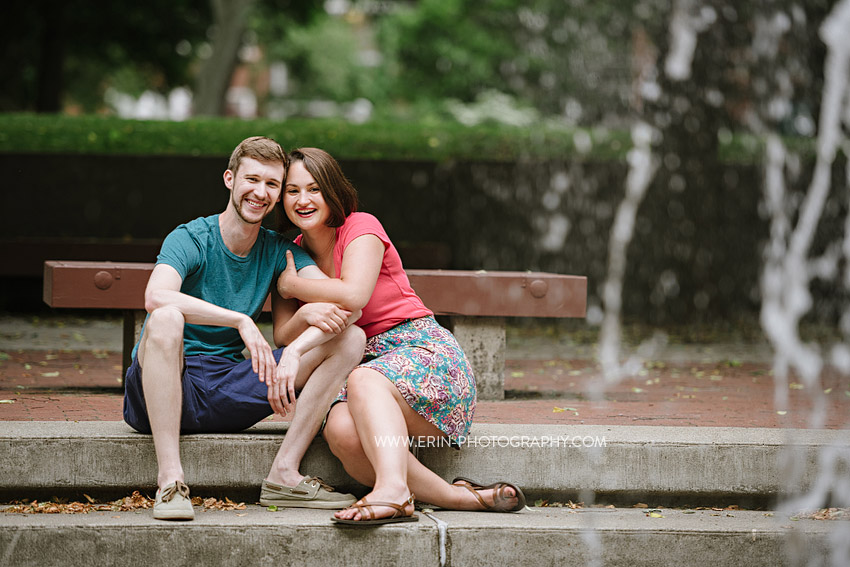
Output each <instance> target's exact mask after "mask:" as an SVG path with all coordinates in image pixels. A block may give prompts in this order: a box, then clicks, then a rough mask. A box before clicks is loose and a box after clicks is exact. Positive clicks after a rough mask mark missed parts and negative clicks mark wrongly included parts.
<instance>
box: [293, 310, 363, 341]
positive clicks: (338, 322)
mask: <svg viewBox="0 0 850 567" xmlns="http://www.w3.org/2000/svg"><path fill="white" fill-rule="evenodd" d="M300 311H301V314H302V315H303V316H304V320H305V321H306V322H307V324H308V325H311V326H313V327H317V328H318V329H321V330H322V331H324V332H326V333H333V334H335V335H338V334H340V333H341V332H343V331H344V330H345V326H346V322H347V321H348V318H349V317H351V311H349V310H347V309H343V308H342V307H339V306H337V305H335V304H333V303H307V304H306V305H303V306H302V307H301V309H300Z"/></svg>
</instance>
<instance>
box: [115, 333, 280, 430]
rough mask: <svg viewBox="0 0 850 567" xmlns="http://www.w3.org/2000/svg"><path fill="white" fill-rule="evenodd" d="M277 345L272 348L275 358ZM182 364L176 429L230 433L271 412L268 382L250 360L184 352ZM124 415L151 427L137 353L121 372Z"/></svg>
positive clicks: (136, 423) (131, 423)
mask: <svg viewBox="0 0 850 567" xmlns="http://www.w3.org/2000/svg"><path fill="white" fill-rule="evenodd" d="M282 352H283V349H282V348H279V349H276V350H275V351H274V357H275V360H276V361H280V355H281V353H282ZM183 360H184V370H183V410H182V414H181V418H180V433H202V432H206V433H230V432H234V431H242V430H243V429H247V428H249V427H251V426H252V425H254V424H255V423H258V422H260V421H262V420H263V419H265V418H266V417H268V416H270V415H272V414H273V413H274V411H273V410H272V407H271V405H269V400H268V387H267V386H266V385H265V384H264V383H263V382H260V380H259V378H258V377H257V373H256V372H254V369H253V368H251V361H250V360H243V361H242V362H234V361H232V360H230V359H228V358H224V357H222V356H206V355H203V354H200V355H195V356H187V357H185V358H184V359H183ZM124 421H126V422H127V424H128V425H129V426H130V427H132V428H133V429H135V430H136V431H139V432H141V433H150V432H151V425H150V422H149V421H148V411H147V407H146V406H145V395H144V390H143V389H142V368H141V366H139V360H138V358H133V363H132V364H131V365H130V367H129V368H128V369H127V373H126V375H125V377H124Z"/></svg>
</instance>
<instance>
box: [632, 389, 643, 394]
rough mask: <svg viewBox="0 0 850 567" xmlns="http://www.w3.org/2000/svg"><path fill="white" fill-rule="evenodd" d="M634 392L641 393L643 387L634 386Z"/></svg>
mask: <svg viewBox="0 0 850 567" xmlns="http://www.w3.org/2000/svg"><path fill="white" fill-rule="evenodd" d="M632 392H634V393H635V394H640V393H641V392H643V389H641V388H632Z"/></svg>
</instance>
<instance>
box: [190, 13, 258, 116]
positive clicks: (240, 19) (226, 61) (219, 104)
mask: <svg viewBox="0 0 850 567" xmlns="http://www.w3.org/2000/svg"><path fill="white" fill-rule="evenodd" d="M210 2H211V4H212V11H213V18H214V24H213V25H214V31H213V37H212V55H210V57H209V59H207V60H206V61H204V63H203V65H202V66H201V70H200V72H199V73H198V81H197V84H196V87H195V96H194V114H195V115H196V116H221V115H222V114H224V108H225V97H226V96H227V87H228V86H229V85H230V77H231V75H233V69H234V68H235V67H236V60H237V56H238V54H239V47H240V46H241V44H242V34H243V32H244V31H245V20H246V18H247V15H248V11H249V9H250V8H251V6H252V5H253V3H254V0H210Z"/></svg>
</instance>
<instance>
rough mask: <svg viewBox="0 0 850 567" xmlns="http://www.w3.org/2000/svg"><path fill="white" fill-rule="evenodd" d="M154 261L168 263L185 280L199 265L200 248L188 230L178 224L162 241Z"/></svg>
mask: <svg viewBox="0 0 850 567" xmlns="http://www.w3.org/2000/svg"><path fill="white" fill-rule="evenodd" d="M156 263H157V264H168V265H169V266H171V267H172V268H174V269H175V270H177V273H178V274H180V277H181V278H183V279H184V280H185V279H186V276H188V275H190V274H192V273H194V272H195V270H197V269H198V266H200V264H201V250H200V248H199V247H198V243H197V242H196V241H195V239H194V238H192V236H191V235H190V234H189V231H188V230H186V229H185V228H183V227H182V226H178V227H177V228H175V229H174V230H172V231H171V232H170V233H169V234H168V236H166V237H165V240H164V241H163V242H162V248H160V251H159V255H158V256H157V257H156Z"/></svg>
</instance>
